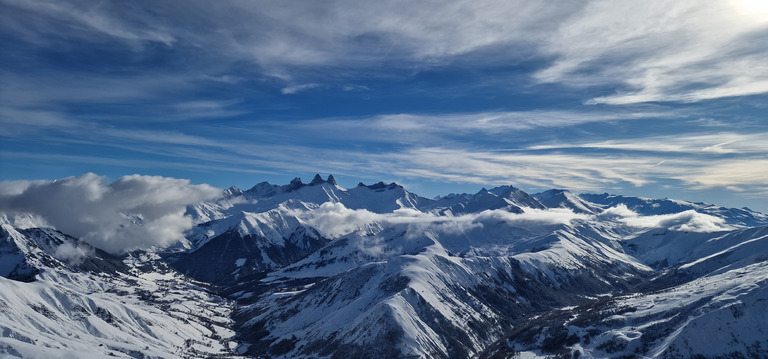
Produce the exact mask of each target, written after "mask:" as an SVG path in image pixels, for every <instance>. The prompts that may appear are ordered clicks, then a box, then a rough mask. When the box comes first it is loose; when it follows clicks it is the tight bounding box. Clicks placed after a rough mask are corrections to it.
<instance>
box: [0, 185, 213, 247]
mask: <svg viewBox="0 0 768 359" xmlns="http://www.w3.org/2000/svg"><path fill="white" fill-rule="evenodd" d="M220 195H221V190H220V189H217V188H215V187H212V186H209V185H207V184H202V185H192V184H190V182H189V180H185V179H175V178H167V177H158V176H141V175H132V176H125V177H121V178H119V179H118V180H116V181H114V182H111V183H109V181H108V180H107V178H106V177H103V176H99V175H96V174H93V173H87V174H84V175H82V176H78V177H68V178H64V179H60V180H56V181H53V182H44V181H6V182H0V211H3V212H9V213H11V214H13V213H31V214H35V215H38V216H41V217H43V218H44V219H45V220H46V221H47V222H48V223H49V224H50V225H52V226H53V227H55V228H56V229H58V230H60V231H62V232H65V233H67V234H70V235H73V236H75V237H78V238H81V239H82V240H84V241H86V242H88V243H89V244H91V245H93V246H95V247H97V248H101V249H103V250H106V251H108V252H112V253H119V252H123V251H126V250H132V249H137V248H147V247H150V246H167V245H169V244H171V243H174V242H176V241H179V240H183V239H184V232H185V231H186V230H188V229H190V228H192V226H193V223H192V219H191V218H189V217H187V216H184V212H185V209H186V206H187V205H188V204H191V203H194V202H198V201H202V200H207V199H213V198H216V197H218V196H220Z"/></svg>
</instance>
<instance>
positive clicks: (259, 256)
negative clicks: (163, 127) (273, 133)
mask: <svg viewBox="0 0 768 359" xmlns="http://www.w3.org/2000/svg"><path fill="white" fill-rule="evenodd" d="M186 214H187V215H188V216H189V218H190V219H191V220H192V221H193V222H194V223H195V227H194V228H193V229H192V230H190V231H189V232H187V233H186V238H185V239H184V240H183V241H179V242H178V243H176V244H174V245H171V246H169V247H167V248H162V249H161V248H153V249H151V250H145V251H139V252H134V253H129V254H124V255H122V256H120V257H115V256H112V255H110V254H108V253H105V252H103V251H101V250H99V249H97V248H94V247H92V246H90V245H88V244H86V243H83V242H82V241H80V240H78V239H77V238H73V237H71V236H68V235H66V234H64V233H61V232H59V231H57V230H55V229H54V228H49V227H47V225H45V223H44V222H45V221H44V220H42V219H40V218H36V217H34V216H27V215H22V214H15V216H16V217H14V219H13V220H11V219H9V217H7V216H6V215H3V214H0V225H2V226H1V227H0V275H1V276H2V277H4V278H0V333H2V335H0V357H3V356H10V357H27V358H36V357H51V356H53V357H56V356H59V357H66V356H67V355H70V354H72V355H76V354H77V356H78V357H81V356H85V357H102V356H110V355H113V356H119V357H134V358H143V357H153V358H176V357H191V358H195V357H222V358H224V357H226V358H228V357H233V358H234V357H238V355H241V356H243V357H250V358H262V357H263V358H297V357H298V358H302V357H303V358H319V357H322V358H470V357H507V356H511V355H519V357H547V356H556V357H560V358H571V357H575V356H581V357H593V358H606V357H610V358H614V357H615V358H632V357H662V358H665V357H666V358H684V357H696V356H700V357H704V358H713V359H714V358H725V357H745V358H748V357H766V355H768V353H766V351H765V349H766V348H768V343H766V341H765V339H764V338H766V337H767V336H763V334H764V333H766V332H768V328H766V325H768V318H765V313H766V311H765V308H766V303H768V298H767V297H768V294H767V293H766V291H767V288H766V279H765V278H768V265H766V261H768V227H765V223H768V217H767V216H765V215H763V214H760V213H757V212H753V211H750V210H748V209H728V208H721V207H717V206H712V205H706V204H701V203H690V202H685V201H675V200H668V199H664V200H654V199H645V198H637V197H623V196H613V195H607V194H604V195H589V194H583V195H576V194H573V193H570V192H568V191H564V190H550V191H546V192H542V193H538V194H535V195H532V196H531V195H528V194H527V193H525V192H524V191H522V190H520V189H517V188H515V187H512V186H501V187H497V188H492V189H490V190H486V189H483V190H481V191H479V192H478V193H475V194H459V195H448V196H444V197H438V198H435V199H426V198H423V197H420V196H417V195H414V194H412V193H410V192H408V191H406V190H405V189H404V188H403V187H402V186H399V185H397V184H394V183H392V184H385V183H383V182H380V183H376V184H373V185H364V184H360V185H358V186H356V187H354V188H350V189H346V188H342V187H340V186H338V184H337V183H336V181H335V180H334V179H333V177H332V176H329V178H328V179H327V180H323V179H322V178H321V177H320V176H319V175H318V176H316V177H315V178H314V179H313V180H312V181H311V182H310V183H306V184H305V183H303V182H302V181H301V180H300V179H298V178H297V179H295V180H294V181H292V182H291V183H290V184H288V185H282V186H281V185H273V184H269V183H267V182H263V183H259V184H257V185H256V186H254V187H252V188H250V189H248V190H245V191H243V190H240V189H238V188H236V187H231V188H229V189H227V190H225V191H224V193H223V196H222V197H221V198H219V199H217V200H213V201H207V202H200V203H197V204H194V205H191V206H188V207H187V212H186ZM126 215H130V214H126ZM137 225H141V223H140V221H138V222H137ZM9 278H10V279H13V280H10V279H9ZM709 337H716V338H715V339H712V340H707V341H706V342H704V341H702V338H709Z"/></svg>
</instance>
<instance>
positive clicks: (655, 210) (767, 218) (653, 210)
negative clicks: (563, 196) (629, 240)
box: [579, 193, 768, 227]
mask: <svg viewBox="0 0 768 359" xmlns="http://www.w3.org/2000/svg"><path fill="white" fill-rule="evenodd" d="M579 198H581V199H583V200H585V201H588V202H591V203H594V204H598V205H601V206H603V207H604V208H607V207H616V206H618V205H622V204H623V205H625V206H627V208H629V209H630V210H632V211H634V212H637V213H638V214H641V215H646V216H647V215H661V214H671V213H681V212H685V211H689V210H693V211H696V212H698V213H703V214H708V215H712V216H715V217H719V218H723V219H725V221H726V223H728V224H734V225H740V226H748V227H752V226H764V225H768V215H766V214H763V213H759V212H755V211H752V210H750V209H748V208H725V207H720V206H716V205H711V204H706V203H693V202H688V201H680V200H674V199H666V198H665V199H650V198H642V197H626V196H617V195H609V194H607V193H604V194H581V195H579Z"/></svg>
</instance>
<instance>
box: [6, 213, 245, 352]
mask: <svg viewBox="0 0 768 359" xmlns="http://www.w3.org/2000/svg"><path fill="white" fill-rule="evenodd" d="M0 240H1V241H2V242H0V243H1V244H2V248H3V249H4V250H3V252H2V257H0V263H4V267H9V266H7V265H5V264H8V263H16V266H14V269H13V270H11V271H8V272H7V273H3V274H4V275H3V276H2V277H0V332H1V333H2V336H0V357H4V358H5V357H22V358H102V357H122V358H153V357H155V358H174V357H186V358H210V357H221V358H225V357H227V358H229V357H235V355H232V353H233V349H234V348H235V347H236V344H235V343H234V342H230V340H228V339H227V338H230V337H232V336H233V335H234V332H233V331H232V330H231V329H229V327H230V326H231V324H230V319H229V316H230V313H231V311H232V304H231V303H230V302H228V301H226V300H224V299H223V298H220V297H218V296H216V295H214V294H212V293H210V292H209V291H207V290H206V289H204V288H203V287H202V286H201V284H199V283H194V282H191V281H189V280H188V279H187V278H184V277H183V276H181V275H179V274H178V273H176V272H174V271H172V270H170V269H169V268H168V267H167V266H166V265H165V264H163V263H162V262H157V259H158V258H159V257H156V256H147V255H139V256H129V257H127V258H125V259H124V260H120V259H118V258H115V257H113V256H111V255H109V254H107V253H104V252H102V251H100V250H97V249H94V248H93V247H90V246H88V245H87V244H85V243H81V242H79V241H77V240H76V239H74V238H72V237H69V236H66V235H64V234H62V233H60V232H57V231H55V230H53V229H50V228H28V229H17V228H14V227H12V226H10V225H9V223H8V222H7V221H6V222H5V223H3V224H2V239H0ZM8 249H11V250H8ZM19 258H21V260H19ZM19 263H22V267H23V268H25V270H26V272H24V273H26V274H27V275H26V276H24V277H23V278H21V279H24V281H18V280H11V279H8V278H14V275H13V274H14V273H16V274H18V273H20V271H19V268H22V267H20V266H19ZM17 279H19V278H17Z"/></svg>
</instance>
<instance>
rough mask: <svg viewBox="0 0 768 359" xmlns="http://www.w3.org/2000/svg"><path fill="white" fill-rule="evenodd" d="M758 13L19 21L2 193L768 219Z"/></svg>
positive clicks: (63, 10) (4, 8)
mask: <svg viewBox="0 0 768 359" xmlns="http://www.w3.org/2000/svg"><path fill="white" fill-rule="evenodd" d="M747 5H749V4H748V2H746V1H739V0H678V1H671V0H649V1H642V2H638V1H630V0H616V1H565V2H563V1H558V2H552V1H550V2H536V1H464V0H454V1H448V2H429V1H428V2H406V1H386V2H381V1H350V0H330V1H324V2H310V1H306V2H299V3H296V4H293V5H291V6H286V5H285V4H283V3H275V2H268V1H235V0H232V1H224V2H210V1H197V0H193V1H186V2H185V3H184V5H183V6H182V5H180V4H178V3H176V2H170V1H152V2H150V1H133V2H130V3H125V2H100V3H96V4H94V3H92V2H87V1H78V0H69V1H47V0H41V1H33V2H30V1H19V0H0V39H2V41H3V43H4V44H6V45H4V51H2V53H0V64H2V67H0V69H2V70H0V81H2V84H3V85H2V86H0V125H2V127H3V133H2V134H0V137H1V138H0V140H2V143H1V144H0V165H2V168H3V171H2V173H3V175H4V177H2V178H0V179H9V180H10V179H14V180H19V179H34V178H49V179H52V178H60V177H67V176H78V175H80V174H82V173H86V172H90V171H94V172H99V173H105V174H107V175H110V176H112V177H114V178H117V177H120V176H122V175H125V174H132V173H146V174H157V175H162V176H170V177H185V178H195V181H196V182H209V183H212V184H214V185H217V186H222V187H224V186H228V185H232V184H237V185H239V186H249V185H252V184H253V183H254V182H257V181H261V180H263V179H269V180H272V181H276V182H284V181H287V180H288V179H290V178H292V177H294V176H296V175H302V174H303V175H311V174H314V173H315V172H324V173H334V174H337V176H338V177H339V178H340V179H341V180H344V178H348V179H349V180H350V181H357V180H360V179H371V180H380V179H387V180H397V181H399V182H406V183H411V184H413V185H414V191H416V192H419V193H423V194H425V195H434V194H438V193H439V191H440V190H441V189H442V188H446V187H448V186H436V185H435V184H436V183H456V184H459V185H463V186H464V187H463V188H469V187H471V186H481V185H495V184H502V183H512V184H517V185H521V186H523V187H524V188H525V186H529V187H530V188H532V189H534V190H535V189H544V188H549V187H567V188H570V189H573V190H576V191H579V190H584V191H609V192H626V191H630V192H632V193H634V194H643V195H647V196H670V197H682V198H685V199H693V200H706V201H711V202H719V203H723V204H729V205H734V206H741V205H749V206H753V207H754V206H757V207H758V209H761V210H768V207H765V205H764V203H766V202H765V199H766V198H767V197H768V182H767V181H766V180H765V179H766V178H768V172H767V171H768V170H766V168H768V163H766V160H765V158H766V155H768V148H766V146H765V145H764V143H766V141H764V140H763V138H764V135H765V134H766V133H768V123H767V121H768V119H766V107H765V105H764V104H765V103H766V99H767V97H768V95H767V94H768V65H765V64H764V63H765V60H764V59H765V58H768V47H766V46H762V39H763V38H765V36H766V35H768V14H766V13H765V12H761V11H759V9H756V8H753V7H749V6H747ZM627 14H631V16H627ZM352 184H354V182H353V183H352ZM472 188H474V187H472ZM526 189H527V188H526ZM468 190H469V189H468ZM697 191H698V192H697ZM760 206H762V207H760Z"/></svg>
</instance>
